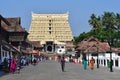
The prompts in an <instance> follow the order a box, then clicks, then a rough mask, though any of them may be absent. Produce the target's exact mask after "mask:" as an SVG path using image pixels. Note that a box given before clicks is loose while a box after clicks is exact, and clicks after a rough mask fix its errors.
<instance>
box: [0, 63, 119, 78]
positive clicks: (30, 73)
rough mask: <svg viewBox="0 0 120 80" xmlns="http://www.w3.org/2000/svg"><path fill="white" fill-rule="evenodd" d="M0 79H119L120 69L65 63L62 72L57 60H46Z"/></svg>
mask: <svg viewBox="0 0 120 80" xmlns="http://www.w3.org/2000/svg"><path fill="white" fill-rule="evenodd" d="M0 80H120V70H117V69H116V70H115V69H114V72H109V69H108V68H105V67H100V68H99V69H96V68H95V69H94V70H90V69H89V68H87V70H84V69H83V66H82V65H80V64H73V63H66V68H65V72H62V71H61V68H60V64H59V63H58V62H54V61H46V62H41V63H39V64H38V65H37V66H33V65H30V66H27V67H24V68H23V69H22V71H21V73H20V74H17V73H15V74H7V75H4V76H1V77H0Z"/></svg>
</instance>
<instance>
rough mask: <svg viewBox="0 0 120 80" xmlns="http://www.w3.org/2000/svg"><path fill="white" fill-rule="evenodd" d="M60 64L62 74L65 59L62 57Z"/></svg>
mask: <svg viewBox="0 0 120 80" xmlns="http://www.w3.org/2000/svg"><path fill="white" fill-rule="evenodd" d="M60 63H61V68H62V72H64V68H65V57H64V55H62V57H61V60H60Z"/></svg>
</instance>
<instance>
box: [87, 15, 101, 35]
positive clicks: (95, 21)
mask: <svg viewBox="0 0 120 80" xmlns="http://www.w3.org/2000/svg"><path fill="white" fill-rule="evenodd" d="M88 22H89V24H90V25H91V26H92V27H93V30H94V33H95V37H98V34H97V33H98V31H99V30H100V28H101V26H102V23H101V18H100V16H98V17H96V15H95V14H92V15H91V17H90V19H89V21H88Z"/></svg>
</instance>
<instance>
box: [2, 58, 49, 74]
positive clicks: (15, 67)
mask: <svg viewBox="0 0 120 80" xmlns="http://www.w3.org/2000/svg"><path fill="white" fill-rule="evenodd" d="M47 59H48V57H46V56H37V57H32V58H30V57H25V56H21V58H19V59H18V58H15V57H10V58H9V59H8V58H4V61H3V62H2V63H3V65H4V67H3V69H2V70H3V71H5V72H6V73H8V72H10V73H15V71H17V72H18V73H20V69H22V68H23V67H24V66H28V65H29V64H31V65H34V66H35V65H37V64H38V63H39V62H40V61H42V60H43V61H45V60H47Z"/></svg>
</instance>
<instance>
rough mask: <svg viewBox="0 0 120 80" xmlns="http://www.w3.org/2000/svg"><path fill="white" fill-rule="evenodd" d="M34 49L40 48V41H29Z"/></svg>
mask: <svg viewBox="0 0 120 80" xmlns="http://www.w3.org/2000/svg"><path fill="white" fill-rule="evenodd" d="M30 42H31V43H32V44H33V45H34V46H35V47H42V45H41V43H40V41H30Z"/></svg>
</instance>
